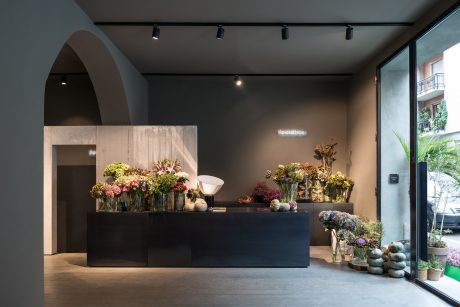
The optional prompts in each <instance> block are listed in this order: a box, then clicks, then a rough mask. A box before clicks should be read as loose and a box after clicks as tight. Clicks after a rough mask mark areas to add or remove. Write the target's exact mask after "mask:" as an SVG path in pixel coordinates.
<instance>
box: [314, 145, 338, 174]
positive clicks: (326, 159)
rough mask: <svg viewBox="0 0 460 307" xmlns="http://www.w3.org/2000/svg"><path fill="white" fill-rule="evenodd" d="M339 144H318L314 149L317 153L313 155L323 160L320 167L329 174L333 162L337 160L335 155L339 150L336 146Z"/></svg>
mask: <svg viewBox="0 0 460 307" xmlns="http://www.w3.org/2000/svg"><path fill="white" fill-rule="evenodd" d="M337 144H338V143H337V142H335V143H330V144H316V146H315V149H314V152H315V155H314V156H313V157H314V158H315V159H316V160H319V161H320V162H321V165H320V166H319V167H318V168H319V169H320V170H322V171H323V172H325V173H326V175H327V176H329V175H330V174H331V172H332V163H334V161H335V160H336V158H335V155H336V154H337V151H336V150H335V146H337Z"/></svg>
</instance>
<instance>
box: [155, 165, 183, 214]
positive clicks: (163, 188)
mask: <svg viewBox="0 0 460 307" xmlns="http://www.w3.org/2000/svg"><path fill="white" fill-rule="evenodd" d="M176 184H177V177H176V176H175V174H174V173H172V172H163V173H161V174H160V175H158V176H157V177H156V180H155V182H154V184H153V193H154V208H153V211H155V212H161V211H174V200H173V199H171V195H170V194H171V192H172V191H173V189H174V188H175V187H176ZM165 201H166V206H165V204H164V202H165ZM165 207H166V208H165Z"/></svg>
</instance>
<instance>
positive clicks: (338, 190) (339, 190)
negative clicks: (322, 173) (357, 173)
mask: <svg viewBox="0 0 460 307" xmlns="http://www.w3.org/2000/svg"><path fill="white" fill-rule="evenodd" d="M353 186H354V182H353V181H352V180H351V179H349V178H348V177H347V176H345V175H344V174H342V173H341V172H337V173H335V174H333V175H330V176H329V177H328V178H327V181H326V191H328V194H329V197H330V199H331V200H332V202H333V203H344V202H346V200H347V199H349V197H348V194H350V192H349V191H350V189H352V188H353Z"/></svg>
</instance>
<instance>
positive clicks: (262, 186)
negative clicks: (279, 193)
mask: <svg viewBox="0 0 460 307" xmlns="http://www.w3.org/2000/svg"><path fill="white" fill-rule="evenodd" d="M269 189H270V188H269V187H268V185H267V183H266V182H265V181H259V182H257V184H256V186H255V187H254V189H253V190H252V195H251V196H252V198H253V199H254V201H255V202H257V203H263V202H265V194H266V193H267V192H268V190H269Z"/></svg>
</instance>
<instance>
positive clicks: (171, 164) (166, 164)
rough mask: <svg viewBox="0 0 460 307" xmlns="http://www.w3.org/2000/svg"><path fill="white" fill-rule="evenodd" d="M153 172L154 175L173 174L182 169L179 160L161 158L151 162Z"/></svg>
mask: <svg viewBox="0 0 460 307" xmlns="http://www.w3.org/2000/svg"><path fill="white" fill-rule="evenodd" d="M152 171H153V173H154V174H155V175H156V176H159V175H163V174H170V173H172V174H175V173H179V172H180V171H182V164H181V162H180V161H179V160H177V159H176V160H169V159H163V160H160V161H156V162H154V163H153V169H152Z"/></svg>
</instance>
